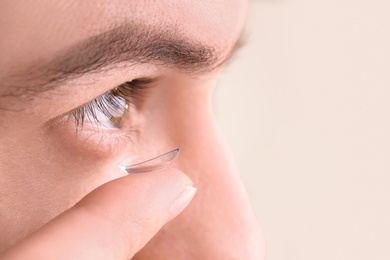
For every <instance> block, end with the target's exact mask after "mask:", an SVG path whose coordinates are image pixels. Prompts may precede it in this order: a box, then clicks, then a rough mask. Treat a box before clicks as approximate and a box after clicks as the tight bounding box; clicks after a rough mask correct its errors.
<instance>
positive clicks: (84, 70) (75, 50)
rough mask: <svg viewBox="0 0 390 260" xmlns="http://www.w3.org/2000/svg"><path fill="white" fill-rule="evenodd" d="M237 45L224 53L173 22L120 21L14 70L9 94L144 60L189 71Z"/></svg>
mask: <svg viewBox="0 0 390 260" xmlns="http://www.w3.org/2000/svg"><path fill="white" fill-rule="evenodd" d="M241 45H242V37H240V38H239V39H238V41H237V42H236V43H235V44H234V46H233V47H232V48H231V50H229V52H228V53H227V54H223V53H222V52H220V51H219V50H216V49H215V48H214V47H212V46H208V45H206V44H203V43H201V42H198V41H196V40H195V39H190V38H188V37H186V36H184V34H183V33H182V32H181V31H180V30H179V29H178V28H169V29H167V28H164V27H162V26H161V27H159V28H158V27H157V28H156V27H152V26H150V25H145V24H138V25H134V24H133V25H132V24H125V25H122V26H119V27H117V28H114V29H111V30H109V31H106V32H104V33H102V34H99V35H97V36H93V37H91V38H88V39H86V40H84V41H82V42H80V43H77V44H75V45H73V46H71V47H70V48H69V49H66V50H64V51H62V52H60V53H59V54H58V55H57V56H56V57H55V58H54V59H53V60H51V61H50V62H48V63H47V64H44V65H41V66H38V67H37V66H34V68H33V69H31V70H29V71H28V73H26V74H25V75H23V74H22V75H20V74H18V75H15V76H13V78H14V79H23V84H16V86H14V87H12V88H10V91H11V92H9V93H8V94H9V95H10V96H18V95H20V94H30V95H33V94H38V93H42V92H47V91H49V90H52V89H54V88H56V87H57V86H59V85H61V84H64V83H66V82H67V81H69V80H71V79H76V78H78V77H81V76H83V75H85V74H93V73H98V72H102V71H107V70H110V69H114V68H115V67H116V66H117V65H118V64H126V65H124V66H131V65H135V64H147V63H149V64H156V65H161V66H164V67H172V68H177V69H180V70H181V71H183V72H185V73H189V74H195V73H202V72H206V71H212V70H214V69H216V68H218V67H220V66H222V65H223V64H225V63H226V62H227V61H228V60H229V59H230V57H231V56H232V55H233V53H234V52H236V50H237V49H238V48H239V47H240V46H241ZM5 82H7V81H3V83H5ZM9 82H12V79H11V80H10V81H9ZM26 82H27V84H26ZM3 96H4V95H3Z"/></svg>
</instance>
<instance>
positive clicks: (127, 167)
mask: <svg viewBox="0 0 390 260" xmlns="http://www.w3.org/2000/svg"><path fill="white" fill-rule="evenodd" d="M179 151H180V148H179V147H178V148H175V149H173V150H171V151H168V152H167V151H155V152H152V153H146V154H141V155H135V156H131V157H128V158H126V159H124V160H122V161H121V162H120V163H119V168H121V169H122V170H123V171H125V172H127V173H141V172H149V171H156V170H161V169H164V168H166V167H167V166H168V165H169V164H171V163H172V162H173V161H174V160H175V159H176V157H177V155H178V154H179Z"/></svg>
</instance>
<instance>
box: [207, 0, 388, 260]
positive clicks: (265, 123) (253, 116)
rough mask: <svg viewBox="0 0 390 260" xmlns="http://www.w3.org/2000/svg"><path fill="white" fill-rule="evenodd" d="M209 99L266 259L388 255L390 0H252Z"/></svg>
mask: <svg viewBox="0 0 390 260" xmlns="http://www.w3.org/2000/svg"><path fill="white" fill-rule="evenodd" d="M247 31H248V35H249V36H250V38H249V41H248V44H247V46H246V47H245V48H244V49H243V50H242V51H241V52H240V53H239V55H238V56H237V57H236V60H235V62H234V63H233V64H232V65H231V66H230V67H229V68H228V69H227V71H226V72H225V74H224V76H223V78H222V80H221V82H220V84H219V87H218V89H217V95H216V97H215V99H216V100H215V108H216V111H217V116H218V120H219V122H220V124H221V127H222V130H223V131H224V132H225V134H226V137H227V139H228V142H229V145H230V147H231V148H232V150H233V154H234V156H235V158H236V160H237V164H238V167H239V169H240V171H241V173H242V177H243V179H244V183H245V185H246V187H247V190H248V192H249V194H250V197H251V200H252V202H253V205H254V207H255V211H256V214H257V216H258V218H259V219H260V221H261V222H262V225H263V227H264V230H265V233H266V237H267V243H268V245H267V250H268V252H267V255H268V256H267V259H268V260H284V259H289V260H298V259H299V260H321V259H324V260H325V259H326V260H329V259H332V260H335V259H336V260H337V259H342V260H352V259H353V260H360V259H362V260H363V259H364V260H367V259H370V260H371V259H373V260H382V259H383V260H389V259H390V205H389V202H390V86H389V85H390V1H385V0H370V1H356V0H315V1H313V0H289V1H288V0H268V1H265V0H264V1H253V2H252V3H251V10H250V19H249V24H248V30H247Z"/></svg>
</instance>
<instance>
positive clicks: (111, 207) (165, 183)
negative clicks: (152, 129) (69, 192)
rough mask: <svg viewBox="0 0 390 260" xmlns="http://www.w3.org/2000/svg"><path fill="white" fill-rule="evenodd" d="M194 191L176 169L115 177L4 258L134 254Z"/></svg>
mask: <svg viewBox="0 0 390 260" xmlns="http://www.w3.org/2000/svg"><path fill="white" fill-rule="evenodd" d="M195 191H196V189H195V188H193V186H192V182H191V181H190V179H189V178H188V177H187V176H186V175H185V174H183V173H181V172H179V171H178V170H175V169H173V168H168V169H166V170H162V171H158V172H153V173H146V174H135V175H129V176H126V177H122V178H119V179H116V180H113V181H111V182H109V183H106V184H104V185H102V186H101V187H99V188H97V189H96V190H94V191H92V192H91V193H90V194H88V195H87V196H86V197H84V198H83V199H82V200H81V201H80V202H79V203H77V204H76V205H75V206H74V207H73V208H71V209H69V210H68V211H66V212H64V213H63V214H61V215H60V216H58V217H57V218H55V219H54V220H52V221H51V222H49V223H48V224H47V225H45V226H44V227H43V228H42V229H40V230H38V231H37V232H35V233H34V234H33V235H31V236H30V237H28V238H26V239H25V240H23V241H22V242H21V243H19V244H17V245H15V246H13V247H12V248H10V249H9V250H7V251H6V252H5V253H4V255H2V257H3V258H4V259H129V258H131V257H132V256H133V255H134V254H135V253H136V252H138V251H139V250H140V249H141V248H142V247H143V246H144V245H145V244H146V243H147V242H148V241H149V240H150V239H151V238H152V237H153V236H154V235H155V234H156V233H157V232H158V230H159V229H160V228H161V227H162V226H163V225H164V224H165V223H166V222H168V221H169V220H171V219H172V218H174V217H175V216H176V215H177V214H179V213H180V212H181V211H182V210H183V209H184V208H185V207H186V206H187V205H188V203H189V202H190V201H191V199H192V197H193V195H194V194H195ZM3 258H1V259H3Z"/></svg>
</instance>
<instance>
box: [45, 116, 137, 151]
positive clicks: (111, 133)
mask: <svg viewBox="0 0 390 260" xmlns="http://www.w3.org/2000/svg"><path fill="white" fill-rule="evenodd" d="M46 131H47V135H48V136H50V137H51V140H52V141H53V142H55V143H56V145H59V146H61V148H62V149H65V150H70V152H71V153H74V151H77V152H78V153H80V154H85V155H88V156H94V157H96V158H101V159H104V158H107V157H113V156H115V155H119V154H121V153H123V151H124V150H125V149H126V148H127V147H128V146H129V145H133V144H136V143H138V140H139V139H140V133H141V132H140V131H139V129H138V128H137V127H136V126H130V125H127V126H126V127H124V128H123V129H119V130H102V129H96V128H95V127H92V126H87V125H86V126H84V127H83V128H82V129H81V130H76V126H75V124H74V122H71V121H69V120H60V121H59V122H55V123H51V124H50V125H48V126H47V127H46ZM72 151H73V152H72Z"/></svg>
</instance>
